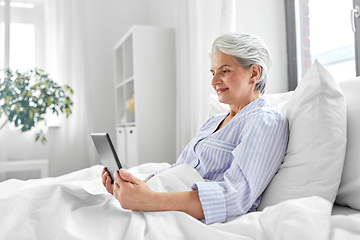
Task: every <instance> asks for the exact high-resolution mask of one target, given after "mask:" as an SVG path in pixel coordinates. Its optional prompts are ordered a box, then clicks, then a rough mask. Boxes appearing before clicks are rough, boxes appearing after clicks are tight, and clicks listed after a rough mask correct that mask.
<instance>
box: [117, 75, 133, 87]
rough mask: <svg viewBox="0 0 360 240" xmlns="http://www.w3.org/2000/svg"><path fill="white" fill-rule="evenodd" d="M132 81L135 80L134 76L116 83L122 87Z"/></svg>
mask: <svg viewBox="0 0 360 240" xmlns="http://www.w3.org/2000/svg"><path fill="white" fill-rule="evenodd" d="M131 81H134V76H131V77H129V78H128V79H126V80H125V81H122V82H121V83H118V84H116V85H115V88H120V87H122V86H124V85H125V84H127V83H129V82H131Z"/></svg>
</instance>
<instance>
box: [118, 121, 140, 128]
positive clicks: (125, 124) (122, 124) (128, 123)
mask: <svg viewBox="0 0 360 240" xmlns="http://www.w3.org/2000/svg"><path fill="white" fill-rule="evenodd" d="M116 126H117V127H129V126H136V122H124V123H118V124H117V125H116Z"/></svg>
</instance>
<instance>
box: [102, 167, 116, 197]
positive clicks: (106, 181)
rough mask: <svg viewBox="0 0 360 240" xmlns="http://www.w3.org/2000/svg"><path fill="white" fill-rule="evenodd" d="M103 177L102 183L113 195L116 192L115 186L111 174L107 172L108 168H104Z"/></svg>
mask: <svg viewBox="0 0 360 240" xmlns="http://www.w3.org/2000/svg"><path fill="white" fill-rule="evenodd" d="M101 177H102V183H103V185H104V187H105V188H106V190H107V191H108V192H109V193H111V194H113V192H114V184H112V183H111V177H110V175H109V172H108V171H107V169H106V168H104V169H103V170H102V174H101Z"/></svg>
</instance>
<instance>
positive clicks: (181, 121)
mask: <svg viewBox="0 0 360 240" xmlns="http://www.w3.org/2000/svg"><path fill="white" fill-rule="evenodd" d="M235 5H236V1H235V0H221V1H219V0H186V1H183V0H181V1H178V8H177V9H178V19H177V94H178V95H177V155H179V154H180V153H181V151H182V150H183V149H184V147H185V146H186V144H187V143H188V142H189V141H190V140H191V139H192V138H193V137H194V136H195V134H196V132H197V130H198V129H199V128H200V127H201V126H202V124H203V123H204V121H205V120H206V118H207V116H208V114H207V112H208V102H209V97H210V95H211V94H215V93H214V92H213V89H212V87H211V85H210V82H211V79H212V76H211V74H210V58H209V51H210V48H211V44H212V42H213V41H214V39H215V38H216V37H218V36H219V35H221V34H224V33H228V32H233V31H235V22H236V18H235V9H236V8H235V7H236V6H235Z"/></svg>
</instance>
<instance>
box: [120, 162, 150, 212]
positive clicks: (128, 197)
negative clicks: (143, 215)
mask: <svg viewBox="0 0 360 240" xmlns="http://www.w3.org/2000/svg"><path fill="white" fill-rule="evenodd" d="M113 186H114V190H113V195H114V196H115V197H116V199H117V200H118V201H119V202H120V204H121V206H122V208H124V209H130V210H138V211H152V210H153V209H154V206H153V203H154V202H155V196H156V193H155V192H154V191H152V190H151V189H150V188H149V187H148V186H147V185H146V184H145V181H142V180H140V179H138V178H136V177H134V176H133V175H132V174H131V173H129V172H127V171H125V170H123V169H120V171H117V172H115V181H114V184H113Z"/></svg>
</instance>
